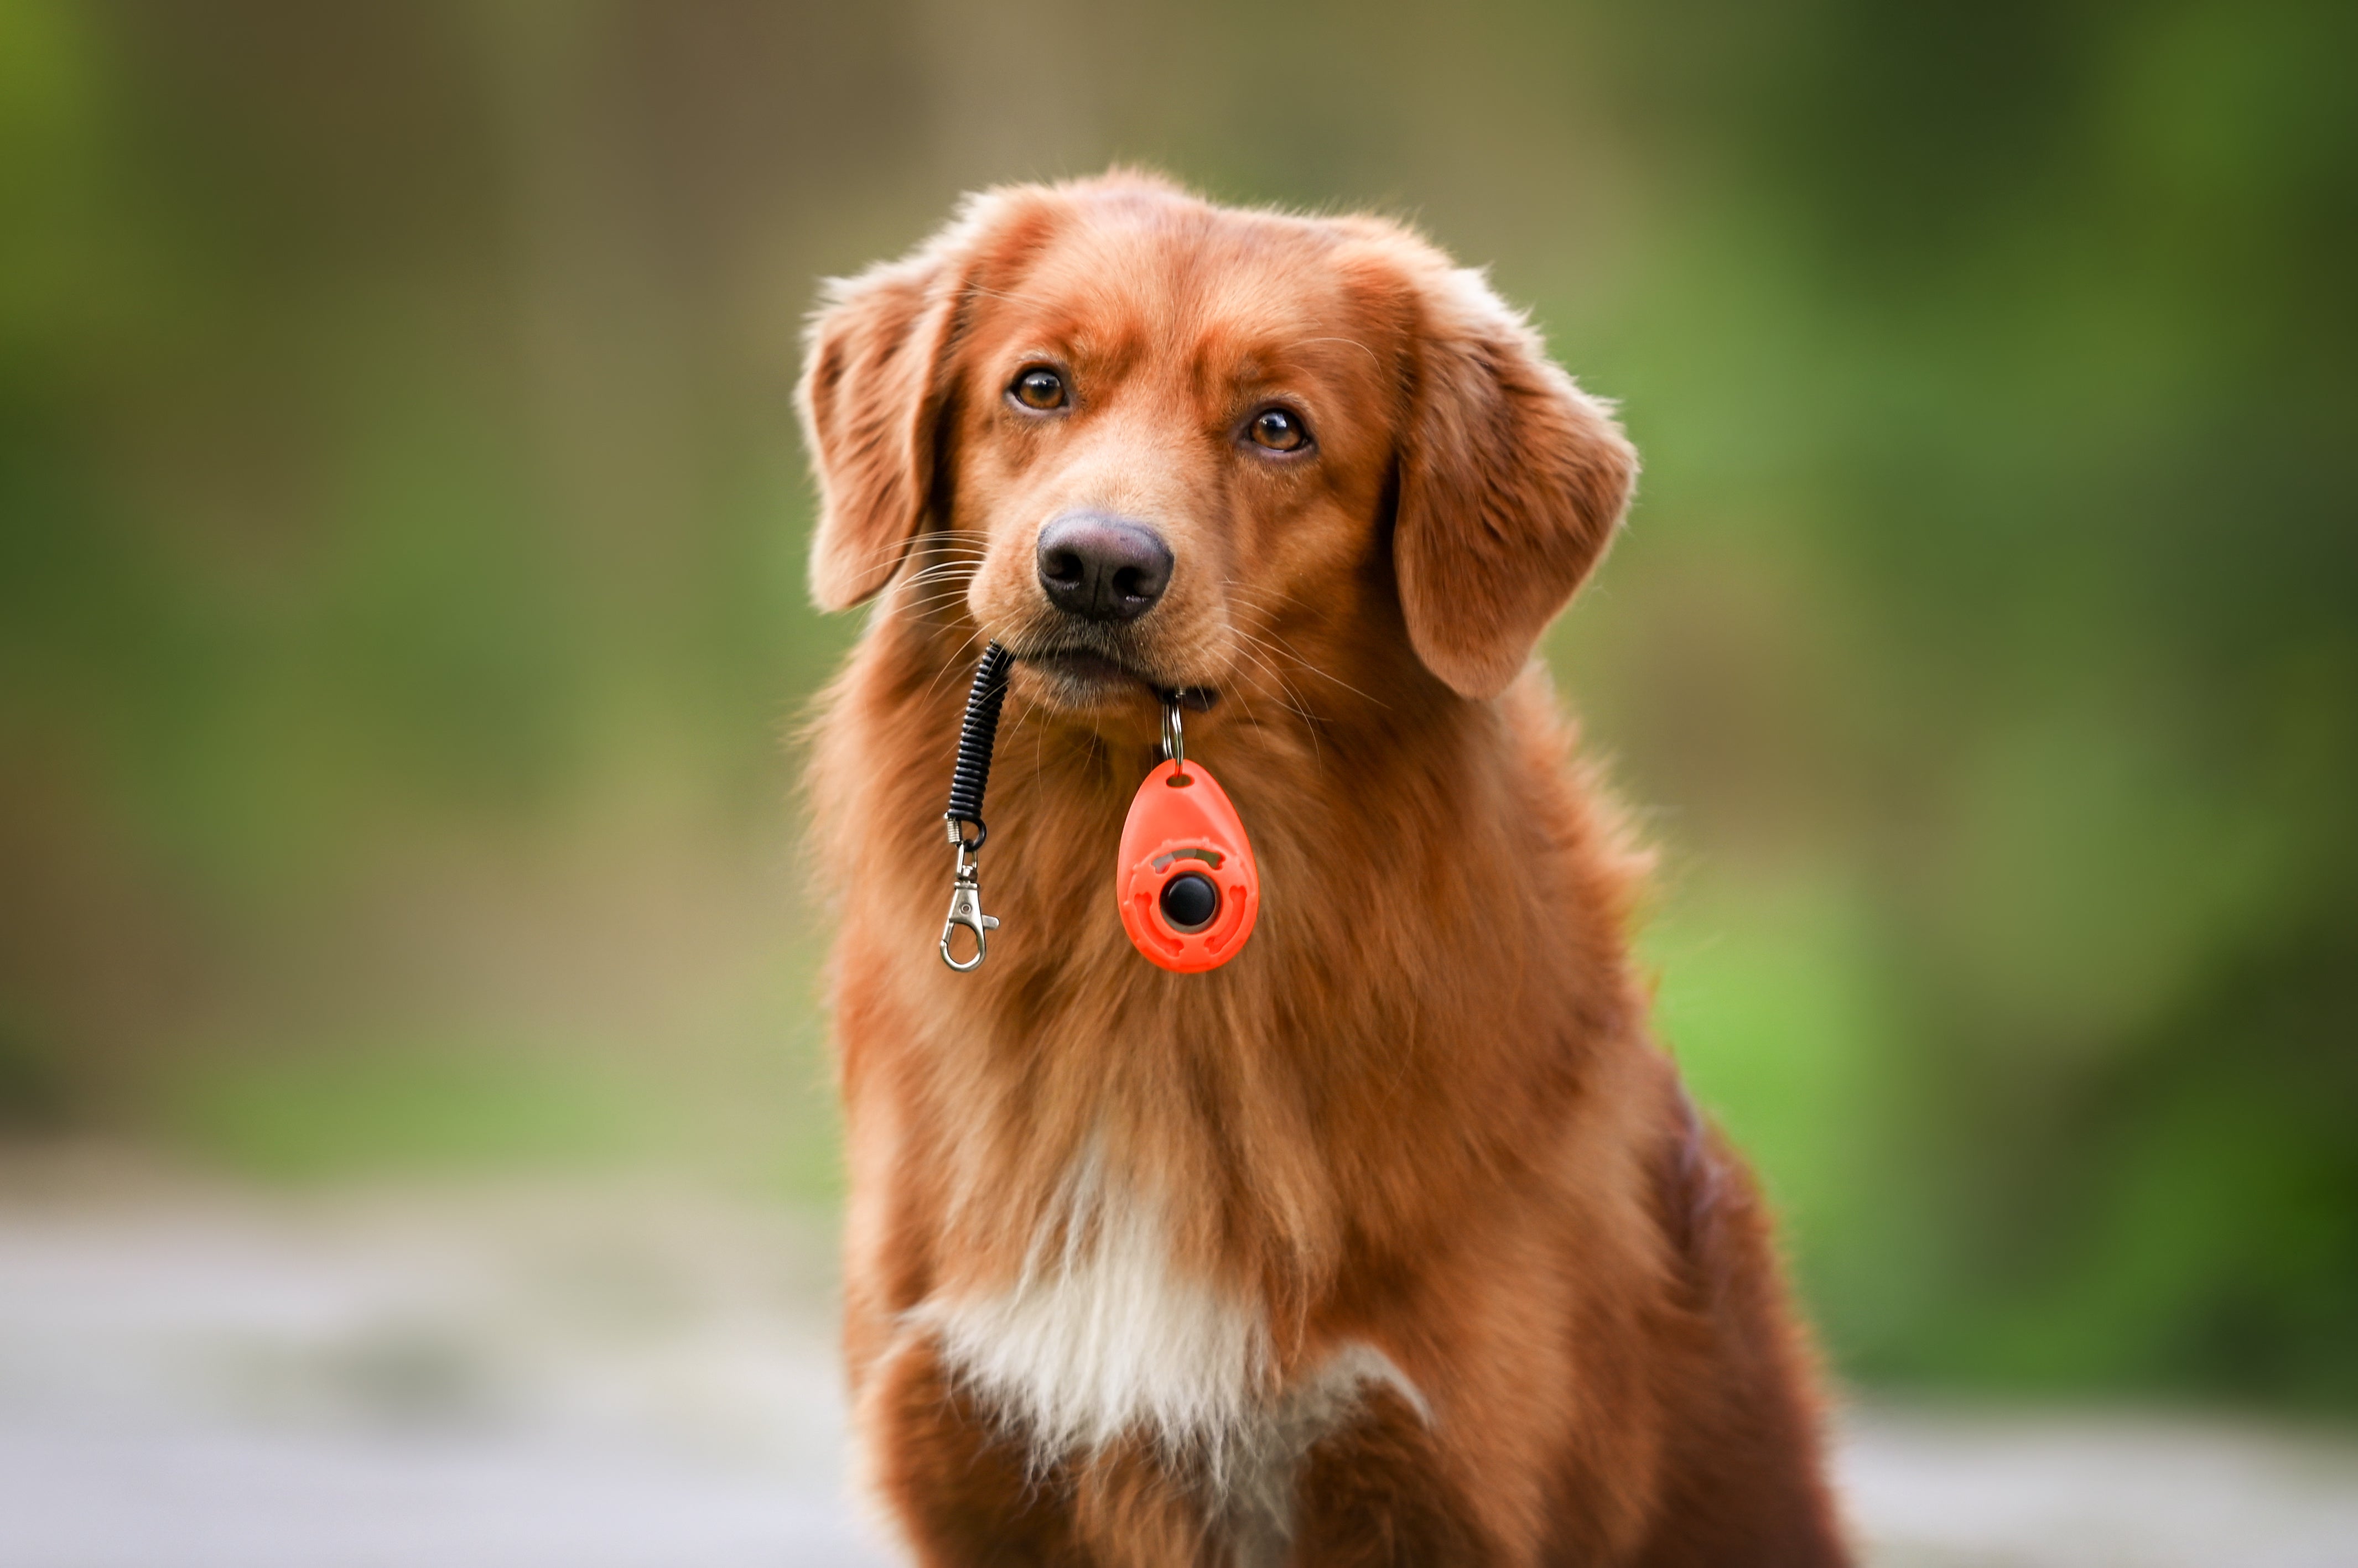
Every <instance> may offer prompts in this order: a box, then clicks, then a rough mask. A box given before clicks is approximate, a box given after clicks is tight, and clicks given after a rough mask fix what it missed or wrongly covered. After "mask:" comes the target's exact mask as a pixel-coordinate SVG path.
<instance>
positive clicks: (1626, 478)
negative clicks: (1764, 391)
mask: <svg viewBox="0 0 2358 1568" xmlns="http://www.w3.org/2000/svg"><path fill="white" fill-rule="evenodd" d="M1422 285H1423V286H1422V289H1421V290H1420V293H1421V295H1422V304H1421V306H1420V309H1421V314H1422V320H1421V322H1420V325H1419V328H1418V330H1417V332H1416V334H1415V336H1414V343H1415V349H1414V352H1415V355H1416V369H1415V375H1414V390H1413V393H1412V403H1411V406H1410V409H1409V412H1408V418H1407V425H1406V430H1405V433H1404V435H1403V437H1402V440H1401V451H1400V505H1399V509H1398V511H1397V513H1396V517H1395V522H1394V530H1393V534H1392V567H1393V573H1394V575H1395V576H1397V577H1398V579H1399V582H1400V596H1401V611H1402V613H1403V615H1404V616H1405V617H1406V618H1407V621H1408V635H1409V641H1410V643H1411V644H1412V646H1413V647H1414V648H1415V650H1416V654H1417V657H1418V658H1419V659H1421V660H1423V662H1424V666H1425V668H1426V669H1428V670H1430V671H1433V673H1434V674H1435V675H1438V676H1439V677H1440V678H1441V679H1442V680H1443V681H1444V682H1447V683H1448V685H1449V686H1450V687H1451V689H1452V690H1454V691H1455V692H1457V693H1459V694H1460V695H1463V696H1466V697H1472V698H1477V699H1479V698H1486V697H1494V696H1496V695H1498V693H1500V692H1502V691H1504V690H1505V689H1506V687H1507V683H1508V682H1510V681H1512V680H1513V679H1514V678H1515V674H1516V672H1517V671H1520V669H1521V668H1522V667H1523V663H1524V661H1525V660H1528V659H1529V658H1530V657H1531V648H1532V645H1533V644H1534V643H1536V642H1537V641H1538V640H1539V635H1540V633H1541V631H1542V630H1544V629H1545V628H1546V627H1547V623H1548V622H1549V621H1550V620H1552V619H1553V618H1554V617H1555V613H1556V612H1557V611H1558V610H1560V609H1562V608H1563V607H1564V604H1565V603H1566V601H1568V600H1569V599H1570V598H1571V597H1572V594H1573V590H1574V588H1577V587H1578V586H1580V582H1581V579H1582V578H1584V577H1585V576H1586V575H1588V571H1589V568H1590V567H1592V566H1594V565H1595V564H1596V562H1597V559H1598V557H1599V556H1601V555H1602V554H1604V553H1605V546H1606V544H1607V543H1608V542H1610V541H1611V540H1612V537H1613V531H1614V529H1615V527H1616V526H1617V524H1618V523H1619V522H1620V521H1621V514H1622V511H1623V510H1624V509H1626V508H1627V507H1628V503H1629V491H1630V487H1631V485H1632V483H1633V482H1634V481H1635V479H1636V478H1637V472H1638V455H1637V453H1636V451H1635V450H1633V449H1632V448H1631V446H1629V443H1628V439H1627V438H1626V437H1625V436H1623V435H1622V434H1621V427H1620V426H1619V425H1618V424H1616V423H1615V422H1614V419H1613V416H1612V414H1611V413H1610V412H1608V410H1607V409H1606V405H1605V404H1603V403H1599V402H1598V401H1597V400H1596V399H1595V398H1592V397H1590V396H1588V395H1587V394H1586V393H1585V392H1582V391H1581V390H1580V389H1579V388H1578V387H1576V386H1574V384H1573V381H1572V378H1571V377H1570V376H1568V375H1566V374H1564V373H1563V371H1561V370H1560V369H1558V368H1557V367H1556V365H1555V364H1554V363H1553V362H1552V360H1549V359H1548V357H1547V351H1546V349H1545V348H1544V347H1543V346H1542V345H1541V342H1540V338H1539V335H1538V334H1537V333H1536V332H1534V331H1532V330H1531V326H1530V325H1529V323H1527V322H1526V321H1525V320H1524V319H1523V317H1521V316H1520V315H1519V314H1518V313H1516V312H1514V311H1512V310H1509V308H1508V307H1507V306H1505V305H1504V304H1503V303H1501V302H1500V300H1499V299H1498V295H1495V294H1493V293H1492V292H1491V291H1490V287H1489V285H1487V283H1485V282H1484V281H1483V279H1482V276H1481V274H1478V273H1475V272H1470V271H1463V270H1450V271H1441V270H1439V269H1435V270H1434V272H1433V273H1429V274H1426V275H1425V277H1424V278H1423V279H1422Z"/></svg>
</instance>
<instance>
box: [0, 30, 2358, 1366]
mask: <svg viewBox="0 0 2358 1568" xmlns="http://www.w3.org/2000/svg"><path fill="white" fill-rule="evenodd" d="M2353 59H2358V9H2353V7H2351V6H2348V5H2323V4H2320V5H2278V4H2268V3H2265V0H2262V3H2238V4H2225V3H2214V0H2194V3H2190V4H2169V3H2162V4H2150V5H2050V4H2009V3H1995V4H1987V3H1985V4H1977V5H1952V4H1940V5H1869V4H1864V3H1860V0H1822V3H1810V4H1791V5H1737V4H1728V3H1724V0H1723V3H1703V0H1673V3H1668V4H1656V5H1623V6H1610V7H1608V6H1602V5H1596V6H1569V7H1551V6H1541V5H1486V6H1469V7H1441V6H1425V5H1407V4H1401V3H1398V0H1391V3H1380V4H1361V5H1339V4H1304V5H1294V6H1291V7H1273V6H1269V5H1234V4H1198V5H1188V6H1168V7H1149V8H1137V9H1122V10H1117V8H1110V7H1098V6H1087V5H1077V4H1051V3H1044V0H1022V3H1010V4H1003V5H990V6H984V5H954V4H949V3H946V0H906V3H900V4H892V5H857V6H855V5H794V4H756V3H754V0H681V3H665V0H639V3H623V0H539V3H527V0H506V3H486V4H480V5H454V4H391V3H387V4H369V5H333V6H322V5H312V4H307V3H302V0H267V3H265V0H211V3H210V4H208V5H203V6H192V5H178V4H170V3H167V0H156V3H152V4H124V3H94V0H93V3H84V4H72V3H65V0H5V4H0V1125H5V1129H6V1132H5V1136H6V1137H8V1138H12V1139H17V1140H38V1139H54V1138H59V1137H78V1136H84V1135H98V1136H103V1137H109V1138H114V1139H120V1140H127V1141H131V1142H134V1143H138V1144H151V1145H155V1146H160V1147H163V1148H166V1149H168V1150H171V1151H174V1157H177V1158H193V1159H196V1160H200V1161H209V1162H212V1163H214V1164H216V1165H226V1166H229V1167H231V1168H233V1169H236V1170H240V1171H243V1172H246V1173H250V1174H253V1175H256V1176H263V1177H266V1178H270V1179H275V1180H282V1181H290V1182H323V1181H343V1180H350V1179H377V1178H384V1177H398V1178H405V1179H406V1178H409V1177H415V1176H424V1177H430V1178H434V1179H443V1178H448V1177H454V1176H455V1177H463V1176H468V1175H469V1174H471V1173H475V1172H481V1171H486V1170H493V1169H500V1170H506V1169H515V1168H531V1169H544V1168H555V1169H564V1168H568V1167H576V1166H601V1167H602V1166H611V1165H616V1164H628V1165H650V1166H653V1167H655V1168H658V1169H661V1170H665V1171H673V1172H678V1173H683V1174H686V1175H688V1176H693V1177H694V1178H696V1179H699V1180H701V1179H712V1180H716V1181H721V1182H727V1183H731V1184H735V1185H736V1186H737V1187H740V1188H741V1189H742V1190H745V1191H749V1192H754V1193H764V1194H770V1195H773V1196H774V1197H780V1198H788V1199H810V1198H824V1197H827V1196H828V1195H829V1194H830V1193H831V1192H832V1190H833V1186H834V1183H835V1180H836V1177H835V1176H834V1170H835V1156H834V1151H833V1145H832V1134H831V1132H830V1121H829V1116H830V1112H829V1110H828V1102H827V1088H826V1069H825V1064H824V1060H823V1056H822V1049H821V1045H820V1040H821V1035H820V1028H819V1024H818V1021H817V1016H816V1011H815V1007H814V1004H813V996H814V993H815V976H816V972H817V961H818V957H817V955H818V952H819V950H820V948H821V945H822V943H823V939H824V932H823V926H824V917H823V913H822V912H820V911H816V910H811V909H808V908H806V907H805V905H804V903H803V901H802V898H801V897H800V895H799V893H798V891H797V886H798V884H797V877H796V873H795V852H794V847H793V846H794V842H795V821H794V816H793V808H792V804H791V787H792V780H793V776H794V768H795V760H794V757H793V749H792V746H791V744H790V739H789V736H790V734H791V730H792V727H793V719H794V715H795V713H796V712H797V711H798V709H799V707H800V704H801V703H803V702H804V701H805V699H806V696H807V695H808V693H810V692H811V691H812V690H813V688H814V687H815V686H816V684H817V682H819V681H820V680H821V679H823V678H824V676H825V674H826V673H827V671H828V670H829V669H830V668H831V666H832V665H833V663H834V661H835V660H837V659H838V657H839V656H840V654H841V652H842V650H843V649H844V648H845V647H846V646H847V645H848V643H849V639H850V637H851V636H852V634H853V632H854V630H855V627H854V625H853V624H852V622H851V621H850V620H849V619H845V620H838V621H832V622H830V621H822V620H821V619H819V618H817V617H816V616H815V615H814V614H813V612H812V611H811V610H810V609H809V608H808V607H807V606H806V601H805V597H804V592H803V582H802V565H801V561H802V553H803V541H804V538H805V535H806V529H807V526H808V521H809V515H810V497H809V489H808V485H807V481H806V477H805V469H804V462H803V457H802V455H801V453H800V450H799V447H798V445H797V440H796V436H795V431H794V428H793V423H792V418H791V413H790V404H789V393H790V389H791V385H792V379H793V374H794V370H795V358H796V354H797V335H798V332H799V324H800V318H801V317H802V314H803V312H804V311H805V310H806V307H807V306H808V304H809V302H810V301H811V299H812V297H813V295H814V290H815V287H816V284H817V279H818V278H820V277H821V276H823V275H826V274H838V273H843V272H847V271H850V270H854V269H856V268H858V267H860V266H861V265H862V264H864V263H867V262H869V261H871V260H874V259H877V258H879V257H882V256H886V255H891V254H894V253H897V252H900V251H902V250H903V249H905V248H906V247H907V246H909V245H910V244H911V243H913V242H914V241H915V240H916V239H917V238H919V237H920V236H921V235H922V234H924V233H925V231H927V230H928V229H929V228H931V227H932V226H933V225H934V224H935V223H936V222H937V221H938V220H940V219H941V218H942V217H943V216H944V214H945V213H946V210H947V209H948V207H949V204H950V203H951V201H952V200H953V199H955V197H956V196H957V193H958V192H960V191H961V190H964V189H967V188H971V187H974V186H977V185H980V184H985V183H989V182H991V181H996V180H1003V179H1009V178H1019V177H1054V176H1060V175H1066V174H1080V173H1087V172H1090V171H1093V170H1096V169H1098V168H1100V167H1102V166H1104V165H1105V164H1107V163H1108V162H1109V161H1110V160H1113V159H1117V158H1120V159H1129V160H1136V161H1141V162H1144V163H1148V164H1152V165H1155V166H1161V167H1163V168H1166V169H1168V170H1170V171H1172V172H1174V173H1175V174H1177V175H1179V176H1181V177H1184V178H1186V179H1188V180H1191V181H1193V182H1195V183H1197V184H1199V185H1200V186H1202V187H1203V188H1206V189H1207V190H1208V191H1209V192H1211V193H1213V194H1215V195H1217V196H1220V197H1223V198H1227V199H1238V200H1248V201H1276V202H1283V203H1290V204H1299V205H1304V206H1311V207H1320V208H1327V207H1360V206H1373V207H1377V208H1379V209H1385V210H1389V211H1392V212H1396V213H1401V214H1403V215H1406V216H1409V217H1411V218H1412V219H1413V220H1416V221H1418V222H1420V223H1421V224H1422V225H1423V226H1424V227H1425V228H1426V229H1427V230H1428V231H1430V232H1431V233H1432V234H1433V236H1434V237H1435V238H1436V239H1437V240H1439V241H1440V242H1442V243H1443V244H1444V245H1445V246H1447V247H1448V248H1450V249H1451V250H1453V251H1454V252H1456V253H1457V254H1458V255H1459V256H1460V257H1462V258H1464V259H1466V260H1468V261H1472V262H1476V263H1488V264H1490V265H1491V266H1492V267H1493V275H1494V278H1495V280H1496V282H1497V284H1498V286H1499V287H1500V289H1501V290H1502V291H1503V292H1504V293H1505V294H1506V295H1508V296H1509V297H1510V298H1512V299H1515V300H1518V301H1521V302H1527V303H1529V304H1531V306H1534V308H1535V310H1536V314H1537V316H1538V317H1539V319H1540V320H1541V323H1542V324H1543V325H1544V327H1545V328H1546V329H1547V330H1548V333H1549V335H1550V338H1551V341H1552V345H1553V347H1554V349H1555V350H1556V352H1557V353H1558V354H1559V356H1560V357H1561V358H1563V360H1565V362H1566V363H1567V364H1569V365H1570V366H1571V367H1572V368H1573V369H1574V371H1575V372H1576V373H1577V374H1579V375H1580V376H1582V377H1583V379H1584V380H1585V381H1586V382H1587V383H1588V384H1589V385H1590V386H1591V387H1592V388H1594V389H1595V390H1597V391H1600V392H1606V393H1607V394H1610V395H1613V396H1616V397H1618V398H1620V399H1622V400H1623V405H1624V412H1625V414H1626V417H1627V419H1628V424H1629V427H1630V429H1631V430H1632V432H1633V433H1634V434H1635V435H1636V437H1637V440H1638V442H1639V446H1640V447H1641V448H1642V449H1643V451H1644V453H1645V456H1646V462H1647V475H1646V478H1645V481H1644V491H1643V495H1642V498H1641V499H1640V501H1639V506H1638V509H1637V510H1636V512H1635V514H1634V518H1633V521H1632V525H1631V528H1630V531H1629V532H1628V536H1627V537H1626V539H1625V541H1624V542H1623V543H1622V544H1621V545H1620V547H1619V548H1618V550H1617V553H1615V555H1614V556H1613V558H1612V560H1611V562H1610V563H1609V564H1608V566H1607V567H1606V571H1605V572H1604V574H1603V575H1602V576H1601V578H1600V579H1599V580H1598V582H1597V584H1596V585H1595V586H1594V587H1593V588H1592V589H1591V590H1589V592H1588V593H1587V594H1586V596H1585V597H1584V599H1583V600H1582V602H1581V603H1580V604H1579V605H1578V606H1577V607H1575V609H1574V613H1573V614H1572V615H1570V616H1569V617H1567V618H1566V619H1565V620H1564V621H1563V623H1561V625H1560V626H1559V628H1557V630H1556V631H1555V632H1554V633H1553V634H1552V637H1551V640H1550V643H1549V645H1548V652H1549V655H1550V657H1551V659H1552V660H1553V662H1554V663H1555V665H1556V667H1557V669H1558V670H1559V671H1560V673H1561V675H1562V677H1563V684H1564V686H1565V687H1566V689H1567V690H1568V691H1569V692H1570V693H1573V694H1574V697H1575V699H1576V701H1577V702H1578V703H1579V705H1580V707H1581V708H1582V710H1583V712H1584V713H1585V716H1586V721H1587V724H1588V726H1589V732H1590V735H1591V738H1592V743H1593V745H1594V746H1595V747H1596V748H1598V749H1599V750H1600V751H1601V753H1602V754H1603V755H1604V756H1605V757H1607V758H1608V760H1609V762H1610V764H1611V767H1612V768H1613V771H1614V774H1615V776H1616V777H1617V779H1618V780H1619V782H1620V785H1621V787H1622V789H1623V790H1624V791H1625V793H1626V794H1627V795H1628V797H1629V798H1630V799H1631V800H1633V801H1634V802H1636V803H1638V804H1639V806H1640V807H1641V808H1642V810H1643V811H1644V815H1645V821H1646V822H1647V826H1648V831H1649V832H1650V835H1651V836H1652V838H1653V839H1654V840H1655V841H1656V843H1659V844H1660V846H1661V848H1662V851H1663V875H1662V878H1661V883H1660V897H1659V899H1658V901H1657V906H1656V908H1655V911H1654V913H1653V916H1652V918H1651V923H1650V928H1649V931H1648V935H1647V938H1646V941H1647V945H1648V952H1649V955H1650V961H1651V962H1652V963H1653V964H1654V965H1655V966H1656V967H1657V969H1658V970H1659V973H1660V1016H1661V1021H1662V1026H1663V1031H1664V1033H1665V1035H1666V1036H1667V1037H1668V1038H1669V1039H1670V1040H1671V1042H1672V1043H1673V1044H1674V1046H1675V1047H1676V1048H1677V1050H1678V1051H1679V1053H1680V1055H1681V1056H1682V1058H1683V1059H1684V1061H1685V1062H1686V1064H1687V1067H1688V1069H1689V1071H1690V1074H1691V1076H1692V1078H1693V1080H1694V1082H1695V1083H1696V1085H1697V1086H1698V1090H1699V1092H1700V1094H1701V1095H1702V1097H1703V1098H1704V1101H1706V1102H1707V1103H1708V1104H1709V1105H1710V1106H1711V1108H1712V1109H1713V1110H1714V1112H1715V1113H1717V1114H1718V1115H1720V1116H1721V1117H1722V1118H1723V1119H1724V1120H1725V1122H1727V1123H1728V1124H1729V1125H1730V1126H1731V1127H1732V1128H1733V1130H1734V1131H1735V1132H1736V1134H1737V1136H1738V1137H1739V1138H1740V1139H1742V1140H1743V1141H1744V1142H1745V1143H1746V1144H1747V1145H1748V1146H1749V1147H1750V1148H1751V1149H1752V1150H1753V1151H1754V1152H1755V1153H1756V1155H1757V1156H1758V1161H1759V1163H1760V1165H1761V1166H1762V1167H1763V1170H1764V1172H1765V1174H1766V1176H1767V1178H1768V1183H1769V1185H1770V1187H1771V1188H1772V1190H1773V1192H1774V1194H1775V1196H1776V1197H1777V1199H1778V1201H1779V1205H1780V1206H1781V1208H1783V1210H1784V1212H1785V1214H1786V1216H1787V1219H1788V1242H1789V1246H1790V1250H1791V1251H1792V1253H1793V1256H1794V1259H1795V1262H1796V1265H1797V1268H1798V1270H1799V1273H1800V1276H1801V1280H1802V1282H1803V1285H1804V1288H1805V1289H1806V1290H1807V1292H1808V1294H1809V1295H1810V1297H1811V1300H1812V1306H1813V1309H1814V1311H1815V1313H1816V1315H1817V1316H1818V1317H1819V1319H1820V1320H1821V1322H1822V1323H1823V1329H1824V1334H1825V1337H1826V1340H1827V1343H1828V1347H1829V1349H1830V1352H1831V1354H1832V1355H1833V1358H1834V1359H1835V1360H1836V1361H1837V1363H1838V1364H1839V1365H1840V1366H1841V1367H1842V1368H1843V1369H1844V1370H1845V1371H1846V1372H1847V1373H1848V1374H1849V1375H1850V1376H1852V1377H1853V1378H1855V1379H1857V1380H1862V1381H1866V1382H1868V1383H1872V1384H1877V1385H1884V1386H1950V1387H1963V1388H1972V1389H1982V1390H1991V1391H2013V1392H2028V1391H2036V1392H2040V1393H2048V1394H2055V1393H2066V1392H2069V1393H2078V1394H2087V1393H2158V1394H2167V1395H2173V1396H2201V1397H2210V1398H2217V1399H2223V1400H2228V1401H2233V1402H2247V1403H2267V1404H2275V1405H2281V1406H2289V1407H2309V1408H2316V1409H2321V1410H2339V1411H2342V1412H2351V1411H2358V809H2353V808H2358V375H2353V356H2358V332H2353V316H2358V288H2353V279H2358V245H2353V239H2358V233H2353V231H2358V91H2353V90H2352V87H2351V70H2350V67H2351V62H2352V61H2353ZM945 766H946V762H945Z"/></svg>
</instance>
